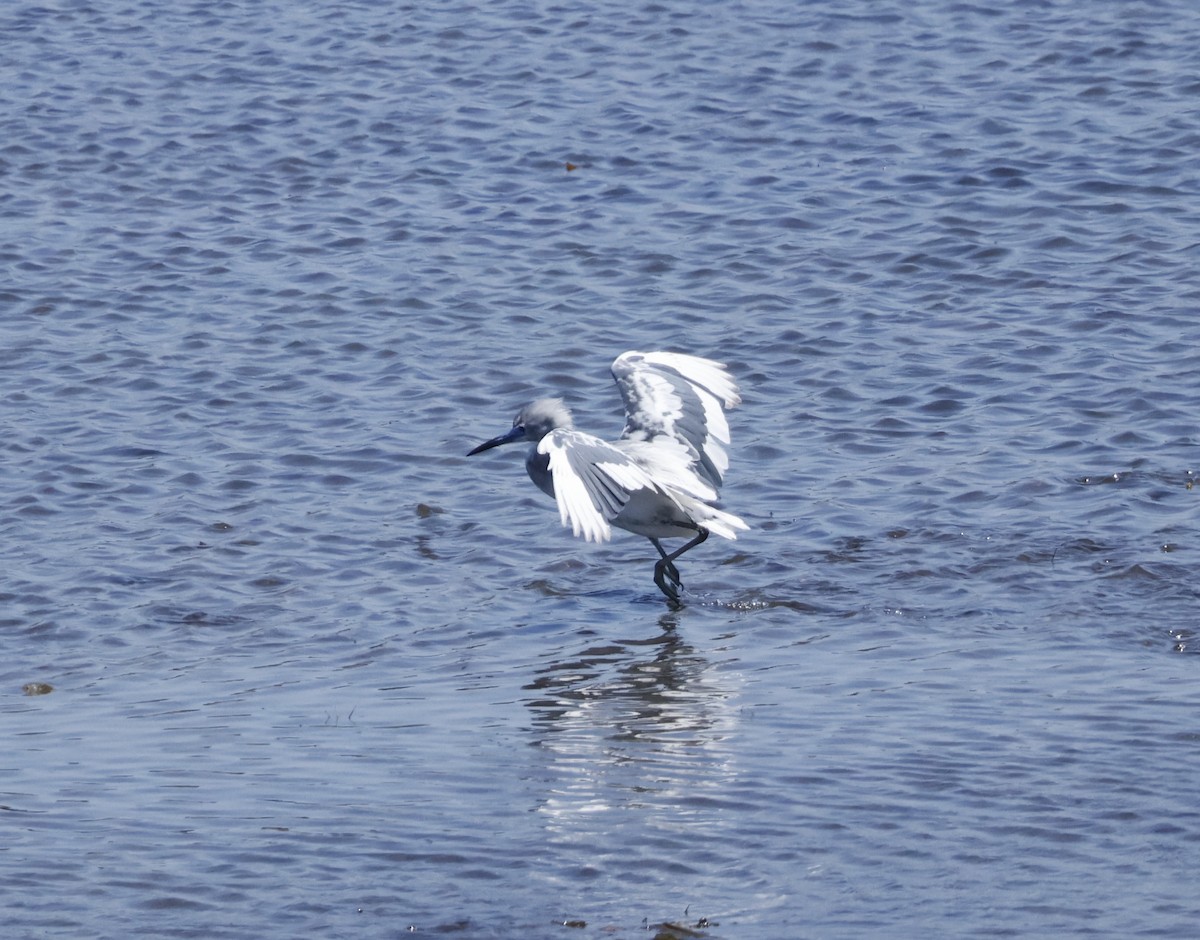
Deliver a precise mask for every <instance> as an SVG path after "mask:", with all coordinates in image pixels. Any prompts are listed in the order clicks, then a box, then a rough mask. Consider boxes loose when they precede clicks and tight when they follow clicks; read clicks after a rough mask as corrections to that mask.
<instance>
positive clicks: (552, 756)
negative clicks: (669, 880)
mask: <svg viewBox="0 0 1200 940" xmlns="http://www.w3.org/2000/svg"><path fill="white" fill-rule="evenodd" d="M674 617H675V615H674V614H667V615H666V616H664V617H663V618H661V619H660V620H659V626H660V628H661V632H660V633H659V635H658V636H656V637H653V638H650V639H631V640H615V641H606V642H602V643H595V644H593V645H591V646H588V647H587V648H585V649H582V650H580V651H579V652H577V653H573V654H571V655H557V656H556V657H555V658H553V659H551V660H549V661H547V662H546V663H545V664H544V665H542V666H541V667H540V668H539V669H538V674H537V676H536V678H535V679H534V680H533V681H532V682H530V683H529V684H528V685H527V686H525V689H526V690H527V691H528V692H530V693H533V694H532V695H531V696H530V698H529V700H528V701H527V703H526V704H527V705H528V707H529V709H530V711H531V712H532V714H533V730H534V732H535V734H534V738H535V742H534V743H536V744H537V745H538V748H539V753H541V754H542V755H543V760H544V761H545V765H544V766H543V768H542V771H541V775H542V776H543V779H546V781H547V784H548V787H547V788H546V790H545V792H544V793H543V794H542V800H541V805H540V806H539V809H540V811H542V812H544V813H548V814H550V815H551V816H552V817H554V818H555V819H557V820H559V821H560V822H561V821H562V820H563V818H564V817H573V816H574V815H575V814H577V813H581V812H586V813H593V812H596V811H597V810H606V809H615V808H620V807H630V806H636V805H646V804H648V803H659V802H663V801H665V802H666V803H667V804H671V805H678V804H680V803H683V802H687V801H690V800H694V799H696V798H698V795H699V794H700V793H702V792H704V791H705V790H711V789H712V788H720V787H722V786H724V785H725V784H727V783H728V781H729V779H730V778H731V777H732V776H733V771H732V767H731V760H732V757H731V753H730V752H729V750H728V749H727V747H726V744H725V742H726V740H727V739H728V738H729V736H730V734H731V729H732V727H733V725H734V723H735V720H736V713H735V709H734V707H733V706H732V705H731V698H732V695H733V691H732V690H731V689H730V688H728V686H727V683H728V681H729V679H730V677H731V676H732V675H734V674H733V673H730V672H719V671H717V670H716V669H715V667H714V665H713V663H711V662H710V661H709V660H708V659H707V658H706V657H705V656H704V655H703V654H701V653H699V652H697V650H696V649H695V648H693V647H692V646H690V645H689V644H687V643H686V642H684V641H683V639H681V637H680V636H679V634H678V633H677V632H676V631H675V619H674Z"/></svg>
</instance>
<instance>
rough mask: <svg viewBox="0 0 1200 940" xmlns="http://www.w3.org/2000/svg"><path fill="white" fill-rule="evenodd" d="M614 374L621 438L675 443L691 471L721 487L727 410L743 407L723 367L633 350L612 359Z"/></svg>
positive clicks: (726, 464)
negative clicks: (621, 420) (622, 420)
mask: <svg viewBox="0 0 1200 940" xmlns="http://www.w3.org/2000/svg"><path fill="white" fill-rule="evenodd" d="M612 374H613V378H614V379H615V380H616V383H617V388H618V389H619V390H620V392H621V397H622V398H623V399H624V401H625V430H624V432H623V433H622V434H621V439H622V440H628V441H654V440H655V439H656V438H661V437H667V438H669V439H671V440H675V441H679V442H680V443H682V444H683V445H684V446H686V447H687V448H688V453H689V456H690V459H691V461H692V464H693V470H694V472H695V473H697V474H698V475H700V476H701V477H702V478H703V479H704V480H706V481H707V482H708V483H710V484H712V486H713V487H719V486H720V485H721V481H722V480H723V479H724V477H725V471H726V470H728V469H729V454H728V452H727V451H726V447H728V445H729V422H728V421H727V420H726V418H725V409H726V408H733V407H735V406H737V405H738V404H740V403H741V397H740V395H739V394H738V387H737V385H736V384H735V383H734V381H733V377H732V376H731V375H730V374H729V372H728V371H727V370H726V368H725V365H724V364H723V363H720V362H714V361H713V360H711V359H702V358H700V357H699V356H687V355H684V354H682V353H669V352H632V351H631V352H627V353H622V354H621V355H620V356H618V357H617V358H616V360H615V361H614V362H613V364H612Z"/></svg>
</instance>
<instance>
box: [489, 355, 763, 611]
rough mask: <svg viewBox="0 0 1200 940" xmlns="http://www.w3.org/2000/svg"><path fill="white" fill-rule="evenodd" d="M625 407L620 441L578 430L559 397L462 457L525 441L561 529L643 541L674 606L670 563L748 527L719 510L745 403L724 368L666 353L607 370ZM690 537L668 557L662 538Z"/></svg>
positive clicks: (527, 411) (621, 360)
mask: <svg viewBox="0 0 1200 940" xmlns="http://www.w3.org/2000/svg"><path fill="white" fill-rule="evenodd" d="M612 374H613V378H614V379H615V380H616V383H617V388H618V389H619V390H620V392H621V397H622V398H623V399H624V400H625V430H624V431H623V432H622V433H621V437H620V439H619V440H616V441H611V442H608V441H602V440H600V438H598V437H593V436H592V435H591V434H585V433H584V432H583V431H577V430H575V427H574V422H573V421H572V420H571V412H570V411H569V410H568V409H567V406H566V405H565V404H563V402H562V399H560V398H539V399H537V400H536V401H532V402H530V403H529V404H528V405H526V406H525V407H524V408H522V409H521V411H520V413H519V414H518V415H517V417H516V419H515V420H514V421H513V426H512V430H511V431H508V432H507V433H505V434H501V435H500V436H499V437H494V438H492V439H491V440H490V441H487V442H485V443H483V444H480V445H479V446H478V447H476V448H475V449H474V450H472V451H471V452H470V453H468V454H467V456H468V457H470V456H472V455H474V454H478V453H482V452H483V451H485V450H490V449H491V448H493V447H499V446H500V445H501V444H513V443H516V442H518V441H524V442H526V443H528V444H530V445H531V446H530V449H529V455H528V456H527V457H526V458H525V469H526V470H527V471H528V472H529V477H530V479H532V480H533V482H534V483H536V484H537V485H538V488H539V489H541V490H542V492H544V493H546V494H547V495H548V496H552V497H553V498H554V499H555V500H557V502H558V512H559V516H560V517H561V519H562V524H563V525H564V526H567V525H569V526H570V527H571V530H572V532H574V534H575V535H582V536H583V537H584V538H585V539H586V540H587V541H589V542H592V541H595V542H603V541H607V540H608V539H609V537H610V536H611V535H612V529H611V526H617V527H618V528H620V529H625V530H626V531H628V532H634V533H636V534H637V535H644V536H645V537H646V538H648V539H649V540H650V541H651V542H652V543H653V544H654V547H655V548H656V549H658V554H659V556H660V560H659V561H658V562H657V563H656V564H655V565H654V583H655V584H656V585H658V589H659V590H660V591H662V592H663V594H665V595H666V597H667V599H668V600H669V601H671V602H672V603H674V604H678V603H679V588H681V587H682V586H683V581H682V580H681V579H680V577H679V569H678V568H676V567H675V559H677V558H678V557H679V556H680V555H682V554H683V553H684V552H686V551H688V550H689V549H692V548H695V547H696V546H697V545H699V544H700V543H701V542H703V541H704V540H705V539H706V538H708V534H709V533H710V532H715V533H716V534H717V535H720V536H723V537H724V538H727V539H735V538H737V533H738V531H739V530H745V529H748V528H749V526H748V525H746V523H745V522H743V521H742V520H741V519H739V518H738V517H737V516H734V515H732V514H730V513H727V512H724V511H723V510H720V509H718V508H717V507H716V506H715V505H714V504H715V502H716V500H717V488H718V487H719V486H720V485H721V481H722V479H723V477H724V474H725V471H726V469H727V468H728V467H729V455H728V454H727V453H726V450H725V448H726V447H727V446H728V445H729V423H728V422H727V421H726V420H725V411H724V409H726V408H733V407H734V406H735V405H737V404H739V403H740V402H741V398H740V397H739V395H738V388H737V385H735V384H734V381H733V377H732V376H731V375H730V374H729V372H728V371H727V370H726V368H725V365H724V364H723V363H720V362H713V361H712V360H711V359H701V358H700V357H699V356H685V355H683V354H681V353H670V352H627V353H622V354H621V355H620V356H618V357H617V358H616V360H615V361H614V362H613V364H612ZM667 538H686V539H689V541H688V542H687V543H686V544H685V545H684V546H683V547H682V548H678V549H676V550H675V551H673V552H670V553H668V552H667V550H666V549H665V548H663V546H662V543H661V542H660V541H659V539H667Z"/></svg>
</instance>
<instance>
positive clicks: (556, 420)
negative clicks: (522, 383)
mask: <svg viewBox="0 0 1200 940" xmlns="http://www.w3.org/2000/svg"><path fill="white" fill-rule="evenodd" d="M573 426H574V422H573V421H572V420H571V412H570V410H569V409H568V408H567V406H566V405H565V404H564V403H563V400H562V399H561V398H539V399H537V400H536V401H531V402H530V403H529V404H528V405H526V406H525V407H524V408H522V409H521V410H520V411H519V412H518V413H517V416H516V417H515V418H513V426H512V430H511V431H508V432H507V433H505V434H501V435H500V436H499V437H493V438H492V439H491V440H490V441H485V442H484V443H482V444H480V445H479V446H478V447H476V448H475V449H474V450H472V451H470V452H469V453H468V454H467V456H468V457H470V456H472V455H474V454H478V453H482V452H483V451H485V450H491V449H492V448H493V447H499V446H500V445H501V444H513V443H516V442H517V441H525V442H527V443H529V444H537V443H538V441H540V440H541V439H542V438H543V437H545V436H546V435H547V434H549V433H550V432H551V431H553V430H555V429H557V428H570V427H573Z"/></svg>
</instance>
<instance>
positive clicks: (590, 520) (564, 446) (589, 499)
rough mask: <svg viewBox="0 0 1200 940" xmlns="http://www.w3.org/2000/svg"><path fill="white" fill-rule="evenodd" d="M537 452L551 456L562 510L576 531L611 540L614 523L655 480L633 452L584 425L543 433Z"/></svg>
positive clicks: (565, 520)
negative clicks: (589, 431)
mask: <svg viewBox="0 0 1200 940" xmlns="http://www.w3.org/2000/svg"><path fill="white" fill-rule="evenodd" d="M538 452H539V453H542V454H546V455H547V456H548V457H549V458H550V475H551V478H552V479H553V481H554V498H555V500H556V502H557V503H558V515H559V518H560V519H561V520H562V524H563V525H564V526H570V528H571V531H572V533H574V534H575V535H582V536H583V538H584V539H586V540H587V541H589V542H606V541H608V539H609V538H611V536H612V527H611V525H610V523H611V522H612V520H613V519H615V518H616V517H617V516H618V515H619V514H620V512H621V510H622V509H624V508H625V504H626V503H627V502H629V497H630V495H632V494H633V493H634V492H636V491H637V490H640V489H645V488H651V489H653V488H654V481H653V480H652V479H650V476H649V474H648V473H647V472H646V470H645V469H643V468H642V467H641V466H639V465H638V464H637V463H636V462H635V461H634V460H633V459H632V458H631V457H630V456H629V455H628V454H626V453H624V452H623V451H622V450H620V449H618V448H616V447H614V446H613V445H612V444H607V443H605V442H604V441H602V440H600V439H599V438H598V437H593V436H592V435H590V434H584V433H583V432H582V431H575V430H570V429H567V428H558V429H557V430H555V431H551V432H550V433H549V434H547V435H546V436H545V437H543V438H542V440H541V443H540V444H538Z"/></svg>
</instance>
